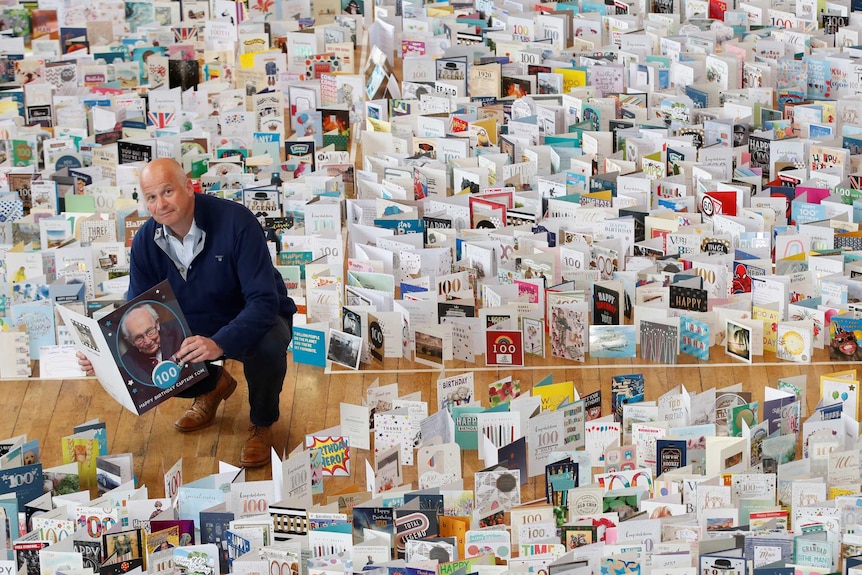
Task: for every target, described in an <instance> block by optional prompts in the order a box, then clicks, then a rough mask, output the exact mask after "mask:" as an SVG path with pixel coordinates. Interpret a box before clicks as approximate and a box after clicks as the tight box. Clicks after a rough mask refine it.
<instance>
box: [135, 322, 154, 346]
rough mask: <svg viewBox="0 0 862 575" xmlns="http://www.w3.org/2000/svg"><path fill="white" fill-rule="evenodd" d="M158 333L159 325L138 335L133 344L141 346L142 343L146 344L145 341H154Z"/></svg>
mask: <svg viewBox="0 0 862 575" xmlns="http://www.w3.org/2000/svg"><path fill="white" fill-rule="evenodd" d="M157 333H159V325H158V324H156V325H154V326H153V327H151V328H150V329H148V330H147V331H145V332H144V333H142V334H139V335H136V336H135V337H133V338H132V343H134V344H135V345H141V344H142V343H144V340H145V339H153V338H154V337H156V334H157Z"/></svg>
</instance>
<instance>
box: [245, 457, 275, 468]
mask: <svg viewBox="0 0 862 575" xmlns="http://www.w3.org/2000/svg"><path fill="white" fill-rule="evenodd" d="M267 463H269V459H264V460H261V461H243V460H242V459H240V461H239V466H240V467H244V468H246V469H256V468H258V467H264V466H265V465H266V464H267Z"/></svg>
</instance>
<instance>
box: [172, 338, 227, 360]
mask: <svg viewBox="0 0 862 575" xmlns="http://www.w3.org/2000/svg"><path fill="white" fill-rule="evenodd" d="M223 355H224V351H223V350H222V348H221V347H219V344H217V343H216V342H214V341H213V340H211V339H210V338H208V337H204V336H202V335H193V336H192V337H187V338H186V339H185V340H183V344H182V345H181V346H180V349H179V350H178V351H177V353H176V354H175V356H176V358H177V362H180V361H183V362H185V363H197V362H201V361H213V360H216V359H220V358H221V357H222V356H223Z"/></svg>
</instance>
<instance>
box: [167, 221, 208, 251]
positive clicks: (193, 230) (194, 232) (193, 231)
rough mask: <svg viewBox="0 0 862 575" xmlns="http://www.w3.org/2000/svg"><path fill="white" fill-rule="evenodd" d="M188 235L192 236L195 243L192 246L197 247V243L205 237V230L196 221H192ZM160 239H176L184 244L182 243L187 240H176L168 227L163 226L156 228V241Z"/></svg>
mask: <svg viewBox="0 0 862 575" xmlns="http://www.w3.org/2000/svg"><path fill="white" fill-rule="evenodd" d="M187 235H188V236H191V238H192V240H193V241H194V243H193V244H192V245H195V244H196V243H197V241H198V240H199V239H200V238H201V237H202V236H203V230H202V229H201V228H200V227H198V224H197V222H196V221H195V220H194V219H193V220H192V225H191V227H190V228H189V233H188V234H187ZM160 238H164V239H170V238H174V239H176V240H178V241H179V242H180V243H182V241H183V240H184V239H185V238H176V237H175V236H174V235H173V234H172V233H171V232H170V230H169V229H168V227H167V226H162V225H160V226H159V227H157V228H156V234H155V239H157V240H158V239H160Z"/></svg>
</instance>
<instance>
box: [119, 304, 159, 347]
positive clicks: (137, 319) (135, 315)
mask: <svg viewBox="0 0 862 575" xmlns="http://www.w3.org/2000/svg"><path fill="white" fill-rule="evenodd" d="M123 324H124V325H125V326H126V330H127V333H128V334H129V335H128V337H127V339H128V340H129V343H131V344H132V345H134V346H135V347H136V348H137V350H138V351H139V352H141V353H143V354H146V355H155V354H156V353H157V352H158V350H159V346H160V345H161V338H160V337H159V324H158V322H157V321H156V320H155V319H154V318H153V316H152V315H151V314H150V313H149V312H148V311H147V310H145V309H140V308H139V309H135V310H132V311H130V312H129V313H128V314H127V315H126V319H125V320H124V321H123Z"/></svg>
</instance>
